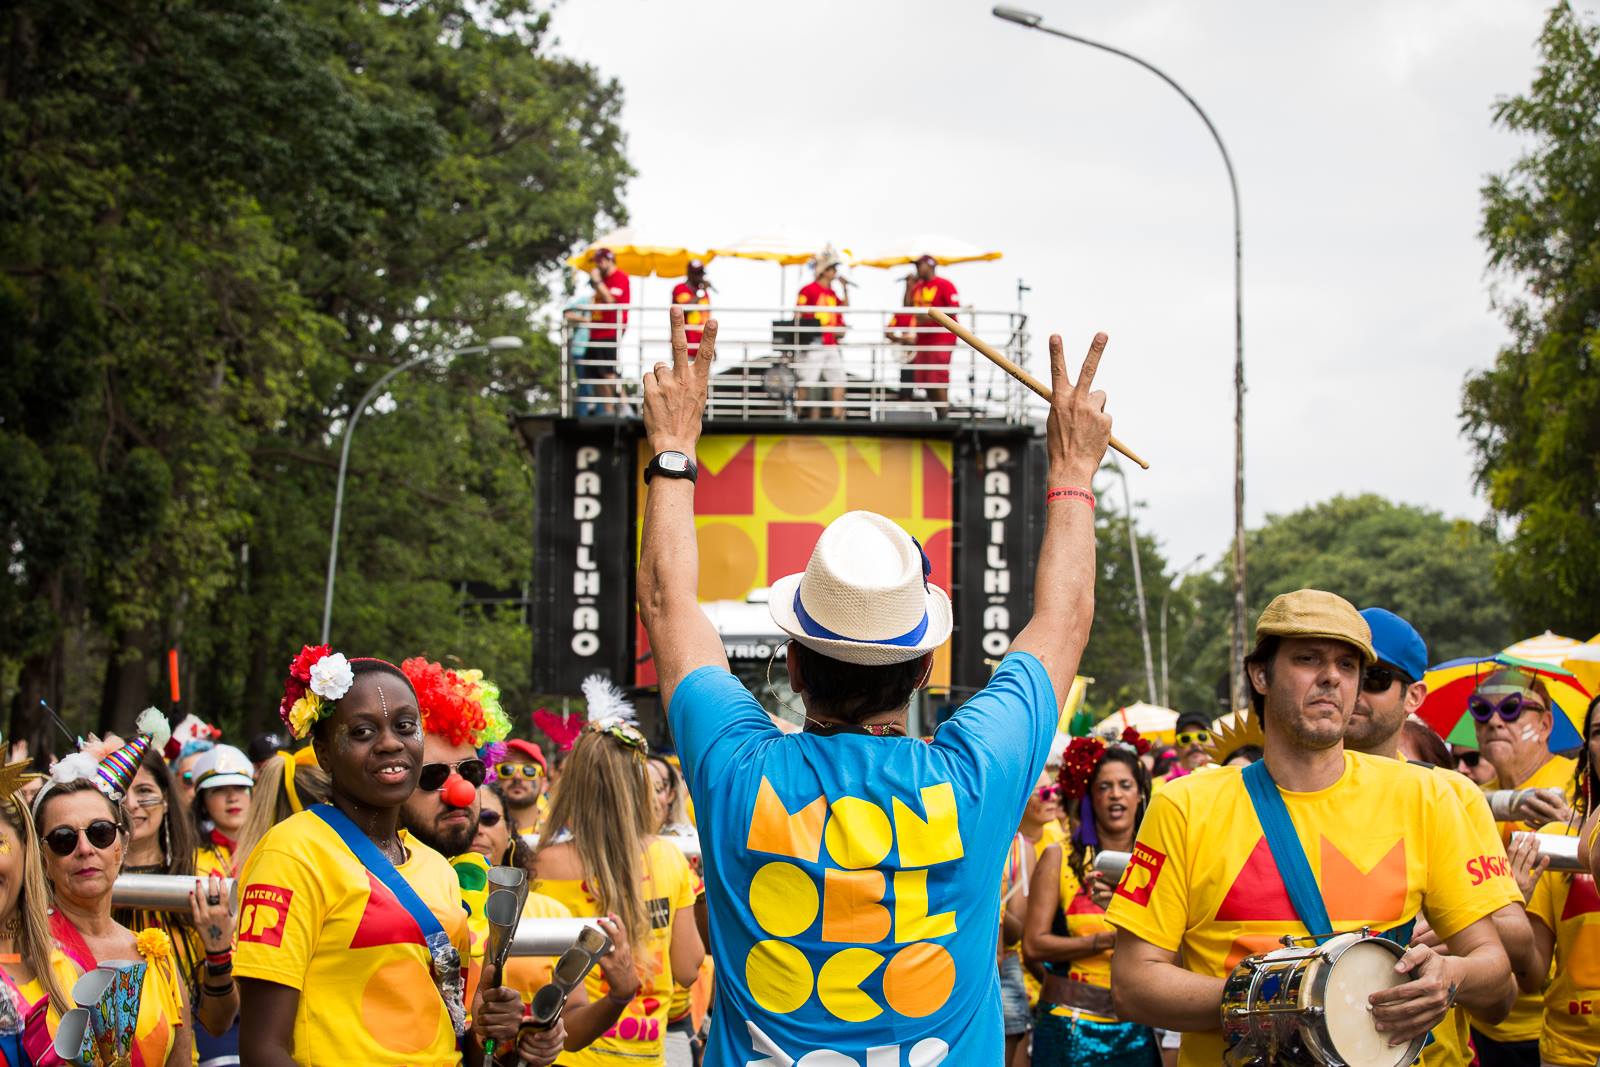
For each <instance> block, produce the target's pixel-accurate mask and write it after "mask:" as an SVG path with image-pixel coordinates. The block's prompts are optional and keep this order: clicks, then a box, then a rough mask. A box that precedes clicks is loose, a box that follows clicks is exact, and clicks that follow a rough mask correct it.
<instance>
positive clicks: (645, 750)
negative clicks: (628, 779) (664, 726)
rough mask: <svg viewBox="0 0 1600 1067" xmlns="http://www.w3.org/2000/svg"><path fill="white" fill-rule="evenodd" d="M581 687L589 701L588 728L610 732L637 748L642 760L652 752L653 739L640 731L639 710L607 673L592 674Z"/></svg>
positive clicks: (621, 741) (621, 740)
mask: <svg viewBox="0 0 1600 1067" xmlns="http://www.w3.org/2000/svg"><path fill="white" fill-rule="evenodd" d="M581 688H582V689H583V699H584V700H586V701H588V704H589V723H588V725H587V726H585V727H584V729H585V730H589V731H591V732H593V733H598V734H606V735H608V736H609V737H611V738H612V740H614V741H616V742H618V743H619V744H622V745H624V746H626V747H628V748H631V749H633V750H634V751H635V752H637V753H638V754H639V756H640V758H641V759H642V758H643V757H645V756H648V755H649V754H650V742H648V741H646V740H645V738H644V734H642V733H640V732H639V717H638V712H637V711H636V710H635V709H634V706H633V703H632V701H630V700H629V699H628V698H627V696H626V695H625V694H624V693H623V692H622V690H620V689H618V688H617V687H616V686H615V685H613V684H612V682H611V679H609V678H607V677H606V676H605V675H603V674H591V675H589V677H587V678H585V679H584V680H583V685H582V687H581Z"/></svg>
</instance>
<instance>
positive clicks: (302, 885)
mask: <svg viewBox="0 0 1600 1067" xmlns="http://www.w3.org/2000/svg"><path fill="white" fill-rule="evenodd" d="M279 714H280V715H281V716H282V717H283V720H284V724H285V725H286V726H288V727H289V732H290V735H291V736H293V737H294V738H295V739H296V740H303V739H305V738H306V737H310V738H311V744H312V747H313V749H314V750H315V752H316V758H317V762H318V763H319V764H321V765H322V767H324V768H325V769H326V770H327V772H328V775H329V781H330V787H329V788H330V790H331V793H330V795H331V798H332V802H331V803H329V804H318V805H316V806H314V807H311V808H308V809H307V810H305V811H302V812H300V813H299V814H297V815H292V816H290V817H289V818H288V819H285V820H284V821H283V822H281V823H279V824H277V825H276V826H274V827H273V828H272V829H271V830H269V831H268V832H267V834H266V836H265V837H263V838H262V839H261V842H260V844H258V845H257V846H256V847H255V848H254V849H253V850H252V851H251V853H250V857H249V859H248V860H247V861H246V864H245V869H244V872H243V874H242V876H241V882H242V888H241V890H240V894H239V948H238V950H237V963H236V970H237V972H238V975H239V979H240V987H241V988H240V994H241V1000H242V1005H241V1009H240V1021H239V1024H240V1049H241V1051H242V1052H243V1062H244V1063H245V1064H246V1065H247V1067H286V1065H288V1064H291V1063H294V1064H300V1065H302V1067H306V1065H312V1064H318V1065H320V1064H345V1063H363V1064H395V1065H399V1064H406V1065H409V1067H455V1065H456V1064H460V1063H461V1062H463V1059H464V1060H465V1062H466V1063H467V1064H469V1065H474V1067H475V1065H477V1064H478V1063H480V1062H481V1061H482V1059H483V1044H484V1042H485V1041H489V1040H493V1041H494V1042H496V1044H497V1046H498V1047H499V1048H500V1049H503V1050H505V1052H506V1053H507V1055H508V1057H514V1055H515V1049H514V1040H515V1037H516V1032H517V1024H518V1022H519V1020H520V1018H521V1014H522V1011H521V1008H522V1003H521V1001H520V1000H519V999H518V997H517V994H516V992H515V991H513V990H510V989H504V988H499V987H497V988H494V989H481V988H480V989H479V990H478V994H477V998H476V1001H475V1002H474V1003H473V1004H471V1005H470V1007H471V1018H472V1023H471V1028H470V1030H469V1029H468V1025H467V1010H468V1004H467V1003H466V1002H465V1000H464V997H463V992H464V986H465V975H464V971H463V967H464V961H466V960H467V958H468V954H469V952H470V950H471V945H470V935H469V933H468V930H467V916H466V912H465V911H464V910H463V907H462V900H461V887H460V885H459V884H458V883H457V881H456V876H455V872H454V871H453V870H451V868H450V864H449V863H448V862H447V861H446V860H445V858H444V857H443V856H441V855H439V854H438V853H437V852H435V851H434V850H433V849H431V848H429V847H428V846H426V845H424V844H422V843H421V842H420V841H417V840H416V839H415V838H413V837H412V836H411V835H410V834H408V833H407V832H406V831H405V830H403V829H402V828H401V827H400V809H401V806H402V805H403V804H404V803H405V801H406V799H407V798H409V797H410V796H411V794H412V793H413V792H415V791H416V788H417V783H418V779H419V777H420V775H421V772H422V762H423V748H422V725H421V716H420V714H419V713H418V710H417V698H416V694H415V693H414V692H413V691H412V688H411V683H410V682H409V681H408V680H407V678H406V675H405V673H404V672H403V671H401V670H400V668H399V667H396V666H395V665H394V664H392V663H387V662H385V661H383V660H379V659H355V660H347V659H346V658H345V657H344V655H343V654H341V653H337V652H333V651H332V650H330V649H329V648H328V646H326V645H322V646H318V647H312V646H309V645H308V646H306V647H305V648H303V649H301V651H300V654H299V655H297V656H296V657H295V658H294V660H293V661H292V662H291V664H290V666H289V678H288V680H287V681H286V682H285V684H284V697H283V701H282V702H281V704H280V706H279ZM458 1039H460V1047H458Z"/></svg>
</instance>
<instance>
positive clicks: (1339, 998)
mask: <svg viewBox="0 0 1600 1067" xmlns="http://www.w3.org/2000/svg"><path fill="white" fill-rule="evenodd" d="M1330 944H1331V942H1330ZM1399 959H1400V958H1399V956H1397V955H1396V954H1395V953H1394V952H1393V951H1392V950H1391V949H1390V948H1388V947H1387V946H1386V944H1385V943H1381V942H1378V941H1377V940H1376V939H1372V938H1366V939H1362V940H1358V941H1356V943H1355V944H1352V945H1350V946H1349V947H1348V948H1346V949H1345V950H1344V951H1343V952H1342V953H1340V954H1339V958H1338V959H1336V960H1334V962H1333V965H1332V969H1331V970H1330V972H1329V974H1328V984H1327V986H1326V987H1324V990H1323V999H1322V1006H1323V1011H1324V1015H1323V1019H1324V1025H1325V1026H1326V1027H1327V1030H1328V1038H1329V1040H1331V1041H1332V1042H1333V1051H1334V1052H1335V1053H1336V1054H1337V1055H1338V1056H1339V1058H1340V1059H1341V1060H1343V1061H1344V1062H1345V1063H1347V1064H1349V1065H1350V1067H1399V1065H1400V1064H1404V1063H1409V1062H1410V1061H1411V1060H1412V1059H1413V1058H1414V1055H1415V1054H1414V1053H1412V1054H1409V1055H1408V1053H1409V1051H1410V1050H1409V1049H1408V1048H1407V1047H1406V1046H1404V1045H1399V1046H1395V1047H1390V1045H1389V1035H1388V1034H1381V1033H1379V1032H1378V1030H1377V1028H1376V1027H1375V1026H1374V1025H1373V1022H1372V1013H1371V1012H1369V1011H1367V998H1368V997H1370V996H1371V995H1372V994H1374V993H1376V992H1378V991H1379V990H1382V989H1390V988H1392V987H1394V986H1397V985H1400V984H1401V983H1402V982H1405V981H1407V980H1408V979H1407V978H1406V976H1405V975H1403V974H1396V973H1395V970H1394V965H1395V964H1396V963H1398V962H1399Z"/></svg>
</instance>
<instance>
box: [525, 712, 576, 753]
mask: <svg viewBox="0 0 1600 1067" xmlns="http://www.w3.org/2000/svg"><path fill="white" fill-rule="evenodd" d="M533 725H535V726H537V727H538V728H539V729H540V730H543V731H544V734H545V736H546V737H548V738H550V740H552V741H554V742H555V745H556V750H557V751H558V752H571V751H572V746H573V744H574V743H576V742H577V740H578V735H579V734H581V733H583V727H584V719H583V717H582V716H581V715H557V714H556V713H555V712H553V711H551V710H550V709H549V708H539V709H538V710H537V711H535V712H534V713H533Z"/></svg>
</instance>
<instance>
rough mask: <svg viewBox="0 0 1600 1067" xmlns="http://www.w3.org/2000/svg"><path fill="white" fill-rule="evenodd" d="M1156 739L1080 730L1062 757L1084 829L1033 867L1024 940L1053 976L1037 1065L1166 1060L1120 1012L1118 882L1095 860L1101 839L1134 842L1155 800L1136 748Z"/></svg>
mask: <svg viewBox="0 0 1600 1067" xmlns="http://www.w3.org/2000/svg"><path fill="white" fill-rule="evenodd" d="M1149 747H1150V744H1149V742H1148V741H1146V740H1144V739H1143V738H1142V737H1140V736H1139V733H1138V731H1137V730H1134V729H1133V728H1132V727H1129V728H1128V729H1126V730H1124V731H1123V732H1122V739H1121V740H1120V741H1116V742H1113V743H1112V744H1110V745H1109V746H1108V745H1106V744H1105V743H1104V742H1102V741H1100V740H1099V739H1098V738H1092V737H1077V738H1073V740H1072V743H1071V744H1070V745H1069V746H1068V747H1067V750H1066V752H1065V753H1064V754H1063V755H1062V759H1061V777H1060V779H1059V782H1060V786H1061V798H1062V802H1063V803H1064V804H1068V805H1075V806H1077V809H1078V812H1079V814H1080V817H1079V819H1078V825H1077V829H1076V830H1075V831H1074V832H1073V834H1072V837H1071V838H1069V839H1068V840H1066V841H1063V842H1060V843H1058V844H1054V845H1051V846H1050V847H1049V848H1047V849H1045V851H1044V854H1043V855H1042V856H1041V857H1040V858H1039V863H1038V866H1037V867H1036V868H1035V870H1034V881H1033V889H1032V892H1030V894H1029V896H1028V917H1027V922H1026V923H1025V925H1024V929H1023V935H1022V949H1023V952H1024V953H1026V954H1027V956H1028V957H1029V958H1030V959H1034V960H1038V961H1039V962H1041V963H1043V964H1044V967H1045V970H1046V972H1047V976H1046V978H1045V984H1044V991H1043V993H1042V994H1041V995H1040V997H1039V1008H1038V1014H1037V1016H1036V1018H1035V1020H1034V1036H1033V1063H1034V1065H1035V1067H1061V1065H1065V1064H1074V1063H1096V1064H1107V1065H1112V1067H1121V1065H1126V1067H1135V1065H1137V1067H1147V1065H1152V1064H1157V1063H1160V1061H1161V1053H1160V1049H1159V1047H1158V1045H1157V1042H1156V1039H1155V1034H1154V1033H1153V1032H1152V1031H1151V1030H1150V1028H1149V1027H1147V1026H1140V1025H1138V1024H1135V1023H1127V1022H1121V1021H1119V1020H1118V1019H1117V1016H1116V1011H1115V1010H1114V1008H1113V1007H1112V1003H1111V947H1112V945H1113V944H1114V943H1115V941H1116V935H1115V934H1114V933H1113V931H1112V929H1111V927H1110V926H1109V925H1108V924H1107V923H1106V921H1105V909H1106V907H1107V905H1109V904H1110V902H1111V892H1112V889H1113V886H1112V885H1111V884H1110V883H1109V882H1108V881H1106V879H1105V877H1104V876H1103V875H1101V874H1100V872H1098V871H1095V870H1093V869H1091V864H1092V862H1093V860H1094V855H1095V853H1096V852H1098V851H1099V850H1101V849H1107V850H1115V851H1120V852H1129V851H1132V849H1133V840H1134V836H1135V835H1136V834H1137V833H1138V830H1139V822H1140V820H1142V819H1143V818H1144V809H1145V805H1146V804H1147V803H1149V800H1150V777H1149V775H1148V773H1147V772H1146V771H1145V769H1144V764H1143V763H1141V762H1140V760H1139V757H1140V755H1142V754H1143V753H1144V751H1145V750H1147V749H1148V748H1149Z"/></svg>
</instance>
